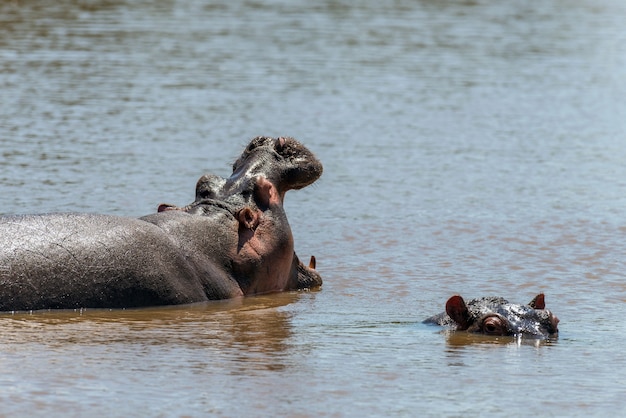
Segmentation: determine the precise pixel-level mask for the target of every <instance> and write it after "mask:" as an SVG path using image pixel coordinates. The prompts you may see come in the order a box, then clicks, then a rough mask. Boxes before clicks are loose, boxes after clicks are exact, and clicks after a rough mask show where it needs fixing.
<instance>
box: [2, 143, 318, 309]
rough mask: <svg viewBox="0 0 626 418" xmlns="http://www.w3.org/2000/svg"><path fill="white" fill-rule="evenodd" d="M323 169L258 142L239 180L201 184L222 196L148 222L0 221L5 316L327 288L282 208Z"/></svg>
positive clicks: (292, 150)
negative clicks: (300, 254)
mask: <svg viewBox="0 0 626 418" xmlns="http://www.w3.org/2000/svg"><path fill="white" fill-rule="evenodd" d="M253 144H254V146H253ZM281 150H288V152H286V153H285V155H284V156H282V155H281V154H280V151H281ZM259 160H261V161H263V163H262V164H259ZM299 166H300V167H302V171H300V170H299V168H298V167H299ZM281 173H283V174H281ZM302 173H304V174H302ZM321 173H322V165H321V163H320V162H319V161H318V160H317V159H316V158H315V157H314V156H313V154H312V153H310V151H308V150H307V149H306V148H305V147H304V146H303V145H302V144H300V143H298V142H297V141H295V140H293V139H284V138H279V139H272V138H264V139H262V140H260V139H258V138H255V139H254V140H253V141H252V143H251V145H250V146H248V148H246V150H245V151H244V152H243V154H242V156H241V157H240V158H239V159H238V160H237V162H236V163H235V170H234V172H233V175H232V176H231V177H229V178H228V179H221V180H219V181H217V183H215V184H213V183H211V181H212V180H211V177H209V178H208V180H207V179H205V180H202V182H201V183H199V185H200V188H208V189H212V188H215V190H216V192H217V194H216V195H214V196H208V197H206V198H205V197H201V198H200V199H196V201H194V202H193V203H192V204H191V205H188V206H186V207H184V208H181V210H167V209H171V208H172V207H171V206H168V205H162V206H161V207H160V208H159V212H158V213H155V214H152V215H148V216H145V217H143V218H140V219H134V218H126V217H118V216H109V215H92V214H80V213H62V214H44V215H26V216H5V217H0V311H16V310H38V309H55V308H129V307H140V306H158V305H172V304H185V303H193V302H201V301H206V300H215V299H226V298H232V297H238V296H244V295H250V294H259V293H268V292H277V291H283V290H291V289H302V288H310V287H316V286H320V285H321V283H322V280H321V277H320V276H319V274H317V272H316V271H315V270H314V259H313V262H312V264H311V266H309V267H306V266H304V265H302V263H300V261H299V260H298V258H297V256H296V255H295V253H294V247H293V237H292V234H291V230H290V228H289V223H288V222H287V218H286V215H285V212H284V209H283V206H282V202H283V199H284V194H285V192H286V191H287V190H289V189H296V188H302V187H304V186H306V185H307V184H310V183H312V182H314V181H315V180H316V179H317V178H318V177H319V176H320V175H321ZM213 178H217V176H214V177H213ZM216 185H217V186H216Z"/></svg>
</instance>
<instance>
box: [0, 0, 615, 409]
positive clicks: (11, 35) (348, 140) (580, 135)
mask: <svg viewBox="0 0 626 418" xmlns="http://www.w3.org/2000/svg"><path fill="white" fill-rule="evenodd" d="M624 22H626V3H624V2H622V1H621V0H572V1H562V0H555V1H544V0H530V1H525V2H512V1H511V2H506V1H489V0H438V1H431V0H397V1H388V2H380V1H369V0H362V1H349V0H322V1H315V2H311V1H304V0H282V1H281V0H271V1H253V0H248V1H239V0H235V1H231V0H218V1H212V2H202V1H197V0H185V1H183V0H169V1H166V0H162V1H153V2H148V1H129V0H59V1H55V2H39V1H30V0H13V1H4V2H2V3H0V92H1V93H0V94H1V97H2V99H1V100H0V196H1V198H2V200H1V202H2V206H1V207H0V213H1V214H16V213H42V212H55V211H81V212H98V213H107V214H115V215H124V216H141V215H145V214H147V213H151V212H154V211H155V208H156V206H157V204H158V203H161V202H169V203H174V204H186V203H188V202H190V201H191V200H193V193H194V186H195V181H196V180H197V178H198V177H200V176H201V175H202V174H204V173H206V172H214V173H216V174H220V175H223V176H227V175H229V167H230V165H231V164H232V162H233V160H234V159H235V158H236V157H237V156H238V154H239V153H240V151H241V150H242V149H243V147H244V146H245V145H246V144H247V142H248V141H249V140H250V139H251V138H252V137H254V136H257V135H271V136H279V135H288V136H294V137H296V138H298V139H299V140H301V141H302V142H303V143H304V144H306V145H307V146H308V147H309V148H310V149H311V150H312V151H313V152H315V153H316V154H317V156H318V157H319V158H320V160H321V161H322V162H323V163H324V168H325V171H324V174H323V176H322V178H321V179H320V180H319V181H318V182H317V183H316V184H315V185H313V186H311V187H308V188H306V189H304V190H301V191H295V192H290V193H289V194H288V196H287V201H286V210H287V214H288V216H289V219H290V223H291V226H292V229H293V232H294V238H295V242H296V251H297V252H298V254H299V255H300V257H301V258H302V259H308V257H309V255H311V254H314V255H315V256H316V257H317V260H318V269H319V271H320V273H321V274H322V276H323V278H324V280H325V281H324V286H323V288H322V290H320V291H316V292H303V293H284V294H277V295H268V296H262V297H254V298H248V299H245V300H234V301H224V302H215V303H210V304H207V305H199V306H183V307H172V308H151V309H143V310H124V311H106V310H105V311H98V310H86V311H78V312H75V311H70V312H37V313H32V314H19V315H17V314H16V315H10V314H5V315H3V316H0V416H25V415H29V416H75V417H78V416H85V415H94V416H95V415H98V416H125V417H126V416H163V417H170V416H224V417H231V416H232V417H236V416H237V417H239V416H250V417H255V416H259V417H262V416H290V417H317V416H329V417H344V416H345V417H351V416H355V417H361V416H465V415H474V416H476V415H481V416H504V415H506V416H528V415H542V416H605V415H608V414H615V413H617V412H619V411H623V410H624V409H625V408H626V354H625V351H624V346H625V345H626V325H624V321H623V318H624V317H626V281H625V275H626V273H625V272H626V251H625V250H626V239H625V238H626V217H625V216H624V212H625V209H626V100H624V97H626V26H625V25H624ZM539 292H544V293H545V294H546V303H547V307H548V308H550V309H551V310H552V311H553V312H554V313H555V314H556V315H558V316H559V318H560V319H561V323H560V326H559V328H560V335H559V338H558V339H557V340H554V341H548V342H537V341H518V340H513V339H506V338H500V339H494V338H480V337H471V336H468V335H463V334H462V333H456V334H455V333H450V332H442V331H441V330H440V329H438V328H436V327H432V326H427V325H423V324H421V320H422V319H424V318H425V317H427V316H430V315H432V314H435V313H437V312H440V311H442V310H443V308H444V304H445V301H446V300H447V299H448V297H450V296H451V295H453V294H455V293H459V294H462V295H463V296H465V297H466V298H472V297H477V296H486V295H499V296H503V297H506V298H508V299H509V300H512V301H516V302H520V303H522V302H528V301H530V300H531V299H532V297H533V296H534V295H535V294H536V293H539Z"/></svg>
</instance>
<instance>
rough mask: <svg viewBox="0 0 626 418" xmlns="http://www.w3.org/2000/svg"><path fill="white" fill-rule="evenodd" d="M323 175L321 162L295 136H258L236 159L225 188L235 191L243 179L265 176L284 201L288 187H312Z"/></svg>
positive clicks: (292, 188)
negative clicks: (310, 185)
mask: <svg viewBox="0 0 626 418" xmlns="http://www.w3.org/2000/svg"><path fill="white" fill-rule="evenodd" d="M321 175H322V164H321V163H320V161H319V160H318V159H317V158H315V156H314V155H313V153H312V152H311V151H309V150H308V149H307V148H306V147H305V146H304V145H302V144H301V143H300V142H298V141H296V140H295V139H294V138H289V137H279V138H271V137H266V136H258V137H256V138H253V139H252V141H250V143H249V144H248V146H247V147H246V149H245V150H244V151H243V153H242V154H241V156H240V157H239V158H238V159H237V161H235V163H234V164H233V173H232V175H231V176H230V178H228V179H227V180H226V184H225V185H224V187H225V188H226V189H227V190H229V193H231V194H232V193H233V192H232V191H230V190H231V189H237V188H238V187H239V185H240V184H241V182H245V181H246V179H248V178H251V177H256V176H262V177H265V178H266V179H268V180H269V181H270V182H271V183H272V184H273V186H274V187H275V188H276V191H277V192H278V195H279V197H280V199H281V202H282V201H283V200H284V196H285V193H286V192H287V191H288V190H297V189H301V188H303V187H305V186H308V185H309V184H311V183H313V182H314V181H315V180H317V179H318V178H319V177H320V176H321ZM198 191H199V190H198V189H196V192H198ZM196 198H197V196H196Z"/></svg>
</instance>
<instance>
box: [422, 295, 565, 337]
mask: <svg viewBox="0 0 626 418" xmlns="http://www.w3.org/2000/svg"><path fill="white" fill-rule="evenodd" d="M423 322H424V323H427V324H436V325H443V326H451V327H453V328H454V329H456V330H460V331H468V332H475V333H480V334H486V335H521V336H530V337H535V338H549V337H554V336H556V335H557V334H558V332H559V330H558V328H557V324H558V323H559V319H558V318H557V317H556V316H555V315H553V314H552V312H550V311H549V310H547V309H546V305H545V297H544V294H543V293H540V294H538V295H537V296H535V298H534V299H533V300H532V301H531V302H530V303H529V304H528V305H519V304H514V303H510V302H509V301H508V300H506V299H504V298H501V297H482V298H477V299H472V300H470V301H468V302H467V303H466V302H465V301H464V300H463V298H462V297H461V296H459V295H455V296H452V297H451V298H450V299H448V301H447V302H446V311H445V312H442V313H440V314H438V315H435V316H432V317H430V318H427V319H426V320H424V321H423Z"/></svg>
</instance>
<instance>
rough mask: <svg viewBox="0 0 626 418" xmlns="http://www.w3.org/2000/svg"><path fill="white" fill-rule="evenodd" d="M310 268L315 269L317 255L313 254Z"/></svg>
mask: <svg viewBox="0 0 626 418" xmlns="http://www.w3.org/2000/svg"><path fill="white" fill-rule="evenodd" d="M309 268H310V269H312V270H315V256H314V255H312V256H311V261H309Z"/></svg>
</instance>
